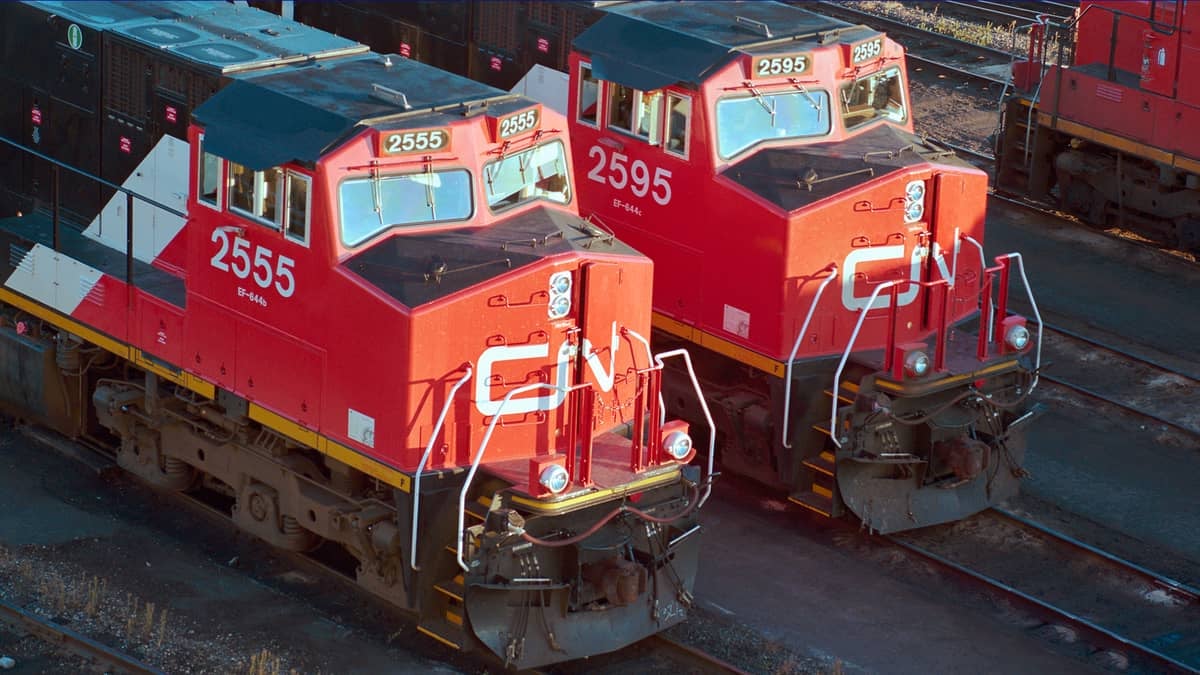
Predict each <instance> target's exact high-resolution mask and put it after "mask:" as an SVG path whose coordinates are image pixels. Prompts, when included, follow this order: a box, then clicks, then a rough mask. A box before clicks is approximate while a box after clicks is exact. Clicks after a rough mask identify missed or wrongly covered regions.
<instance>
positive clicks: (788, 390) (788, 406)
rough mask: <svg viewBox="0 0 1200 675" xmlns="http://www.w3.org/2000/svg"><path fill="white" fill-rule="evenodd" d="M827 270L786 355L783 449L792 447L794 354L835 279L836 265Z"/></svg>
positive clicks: (831, 264)
mask: <svg viewBox="0 0 1200 675" xmlns="http://www.w3.org/2000/svg"><path fill="white" fill-rule="evenodd" d="M828 269H829V271H830V274H829V276H828V277H826V279H825V281H822V282H821V285H820V286H818V287H817V293H816V295H815V296H813V301H812V304H811V305H809V306H808V315H807V316H805V317H804V324H803V325H802V326H800V332H799V333H796V341H795V342H794V343H792V353H791V354H788V362H787V384H785V385H784V389H783V447H785V448H790V447H792V444H791V443H790V442H788V422H789V421H790V420H791V414H790V413H791V411H792V363H793V362H794V361H795V360H796V352H798V351H800V341H801V340H803V339H804V336H805V334H807V333H808V324H809V322H810V321H812V318H813V312H815V311H816V309H817V303H818V302H820V301H821V295H822V294H823V293H824V292H825V287H826V286H828V285H829V282H831V281H833V280H834V279H836V278H837V275H838V266H837V264H836V263H830V264H829V266H828Z"/></svg>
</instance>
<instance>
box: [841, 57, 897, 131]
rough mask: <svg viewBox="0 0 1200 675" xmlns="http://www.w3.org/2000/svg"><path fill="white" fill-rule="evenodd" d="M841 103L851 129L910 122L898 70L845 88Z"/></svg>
mask: <svg viewBox="0 0 1200 675" xmlns="http://www.w3.org/2000/svg"><path fill="white" fill-rule="evenodd" d="M841 99H842V121H843V122H844V123H845V125H846V128H847V129H853V128H854V127H857V126H859V125H860V124H866V123H867V122H870V121H873V120H877V119H880V118H884V119H889V120H891V121H893V122H900V123H903V122H904V121H905V120H906V119H907V118H908V113H907V112H906V111H905V108H904V80H903V79H901V75H900V69H899V68H897V67H893V68H888V69H886V70H881V71H879V72H878V73H875V74H874V75H868V76H866V77H861V78H859V79H857V80H854V81H853V82H851V83H849V84H847V85H846V86H844V87H842V92H841Z"/></svg>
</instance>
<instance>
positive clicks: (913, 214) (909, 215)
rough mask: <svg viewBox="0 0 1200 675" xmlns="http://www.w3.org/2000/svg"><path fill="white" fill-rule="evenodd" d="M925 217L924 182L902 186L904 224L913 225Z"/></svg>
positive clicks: (917, 181)
mask: <svg viewBox="0 0 1200 675" xmlns="http://www.w3.org/2000/svg"><path fill="white" fill-rule="evenodd" d="M924 216H925V181H923V180H914V181H911V182H909V184H908V185H906V186H904V222H906V223H915V222H917V221H918V220H920V219H921V218H923V217H924Z"/></svg>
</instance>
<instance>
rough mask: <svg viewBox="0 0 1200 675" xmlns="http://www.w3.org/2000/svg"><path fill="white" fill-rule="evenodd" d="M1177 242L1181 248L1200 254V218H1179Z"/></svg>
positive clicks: (1176, 232)
mask: <svg viewBox="0 0 1200 675" xmlns="http://www.w3.org/2000/svg"><path fill="white" fill-rule="evenodd" d="M1175 244H1176V246H1178V247H1179V248H1180V250H1183V251H1187V252H1188V253H1196V254H1200V219H1197V218H1179V219H1178V220H1176V221H1175Z"/></svg>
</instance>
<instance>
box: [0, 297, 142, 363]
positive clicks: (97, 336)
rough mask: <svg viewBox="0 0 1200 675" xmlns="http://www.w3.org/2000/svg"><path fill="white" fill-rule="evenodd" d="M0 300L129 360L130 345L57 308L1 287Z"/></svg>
mask: <svg viewBox="0 0 1200 675" xmlns="http://www.w3.org/2000/svg"><path fill="white" fill-rule="evenodd" d="M0 300H3V301H4V302H6V303H8V304H10V305H12V306H13V307H16V308H17V309H20V310H21V311H23V312H29V313H30V314H32V315H34V316H36V317H38V318H39V319H44V320H46V321H49V322H50V323H52V324H54V325H55V326H58V327H59V328H61V329H63V330H65V331H67V332H69V333H71V334H72V335H78V336H79V337H81V338H83V339H85V340H87V341H88V342H91V343H92V344H94V345H99V346H100V347H102V348H103V349H104V350H106V351H109V352H112V353H113V354H116V355H117V356H119V357H121V358H123V359H126V360H129V345H127V344H125V343H124V342H121V341H119V340H114V339H113V338H111V337H109V336H107V335H105V334H104V333H101V332H99V331H97V330H95V329H92V328H88V327H87V326H85V325H83V324H81V323H79V322H78V321H76V320H74V319H72V318H70V317H68V316H67V315H65V314H63V313H61V312H59V311H57V310H53V309H50V308H49V307H46V306H45V305H42V304H39V303H37V302H34V301H33V300H30V299H28V298H26V297H25V296H23V295H18V294H16V293H14V292H12V291H10V290H8V289H6V288H0Z"/></svg>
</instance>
